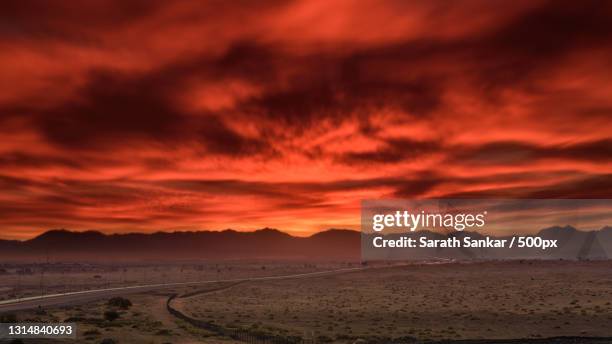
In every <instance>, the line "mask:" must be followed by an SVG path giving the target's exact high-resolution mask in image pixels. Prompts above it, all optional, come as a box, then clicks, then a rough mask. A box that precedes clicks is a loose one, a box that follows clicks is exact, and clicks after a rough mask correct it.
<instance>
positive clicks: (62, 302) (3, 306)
mask: <svg viewBox="0 0 612 344" xmlns="http://www.w3.org/2000/svg"><path fill="white" fill-rule="evenodd" d="M364 269H366V268H365V267H357V268H343V269H335V270H326V271H317V272H307V273H301V274H290V275H280V276H264V277H250V278H234V279H224V280H211V281H192V282H172V283H158V284H143V285H133V286H125V287H115V288H103V289H91V290H83V291H74V292H68V293H59V294H49V295H41V296H33V297H24V298H20V299H12V300H4V301H0V313H3V312H14V311H21V310H27V309H35V308H38V307H50V306H66V305H73V304H82V303H86V302H90V301H95V300H99V299H105V298H109V297H113V296H118V295H127V294H134V293H142V292H149V291H153V290H160V289H168V288H175V287H185V286H196V285H205V284H212V283H223V282H248V281H266V280H278V279H289V278H307V277H316V276H324V275H330V274H338V273H347V272H353V271H359V270H364Z"/></svg>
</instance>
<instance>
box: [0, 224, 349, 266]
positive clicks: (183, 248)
mask: <svg viewBox="0 0 612 344" xmlns="http://www.w3.org/2000/svg"><path fill="white" fill-rule="evenodd" d="M359 240H360V238H359V232H356V231H351V230H342V229H331V230H328V231H325V232H320V233H317V234H314V235H312V236H310V237H305V238H303V237H294V236H291V235H289V234H287V233H284V232H281V231H279V230H276V229H270V228H264V229H261V230H257V231H254V232H238V231H235V230H231V229H228V230H224V231H198V232H157V233H152V234H145V233H128V234H103V233H100V232H97V231H86V232H73V231H68V230H64V229H59V230H50V231H48V232H45V233H43V234H41V235H39V236H37V237H35V238H33V239H31V240H26V241H12V240H11V241H9V240H0V259H2V260H4V261H23V260H39V261H40V260H41V259H47V257H49V258H50V259H51V260H53V261H59V260H87V261H113V260H142V259H145V260H188V259H315V260H317V259H322V260H330V259H332V260H336V259H337V260H357V259H359Z"/></svg>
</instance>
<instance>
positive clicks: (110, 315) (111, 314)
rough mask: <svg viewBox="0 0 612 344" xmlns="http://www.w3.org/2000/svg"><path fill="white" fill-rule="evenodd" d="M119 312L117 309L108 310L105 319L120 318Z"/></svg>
mask: <svg viewBox="0 0 612 344" xmlns="http://www.w3.org/2000/svg"><path fill="white" fill-rule="evenodd" d="M119 316H120V315H119V313H118V312H117V311H114V310H108V311H106V312H104V319H105V320H107V321H114V320H117V319H119Z"/></svg>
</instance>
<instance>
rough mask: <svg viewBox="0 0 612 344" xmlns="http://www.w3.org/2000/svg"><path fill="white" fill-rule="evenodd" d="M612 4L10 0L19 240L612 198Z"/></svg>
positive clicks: (11, 132) (355, 220)
mask: <svg viewBox="0 0 612 344" xmlns="http://www.w3.org/2000/svg"><path fill="white" fill-rule="evenodd" d="M610 22H612V2H609V1H580V2H578V1H548V2H547V1H537V0H536V1H490V0H486V1H476V0H467V1H368V0H364V1H344V0H334V1H197V2H190V1H180V2H169V1H155V0H153V1H140V0H135V1H134V0H131V1H118V0H117V1H96V0H93V1H86V2H79V3H77V2H73V1H59V2H53V3H51V2H47V1H3V2H2V3H1V4H0V137H1V139H0V237H1V238H13V239H26V238H31V237H33V236H35V235H38V234H40V233H42V232H44V231H46V230H48V229H51V228H67V229H72V230H88V229H95V230H100V231H103V232H108V233H118V232H133V231H138V232H154V231H160V230H163V231H174V230H205V229H206V230H220V229H225V228H233V229H237V230H253V229H257V228H263V227H273V228H278V229H280V230H283V231H286V232H289V233H292V234H295V235H308V234H310V233H314V232H317V231H320V230H324V229H327V228H349V229H358V228H359V220H360V218H359V212H360V201H361V200H363V199H381V198H406V199H422V198H449V197H508V198H612V178H611V177H612V120H611V119H612V25H610Z"/></svg>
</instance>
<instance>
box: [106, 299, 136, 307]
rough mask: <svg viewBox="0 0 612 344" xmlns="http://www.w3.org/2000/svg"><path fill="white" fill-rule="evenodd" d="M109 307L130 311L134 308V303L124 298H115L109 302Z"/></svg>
mask: <svg viewBox="0 0 612 344" xmlns="http://www.w3.org/2000/svg"><path fill="white" fill-rule="evenodd" d="M108 305H109V306H112V307H118V308H121V309H128V308H130V307H131V306H132V301H130V300H129V299H126V298H124V297H113V298H112V299H110V300H108Z"/></svg>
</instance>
